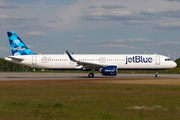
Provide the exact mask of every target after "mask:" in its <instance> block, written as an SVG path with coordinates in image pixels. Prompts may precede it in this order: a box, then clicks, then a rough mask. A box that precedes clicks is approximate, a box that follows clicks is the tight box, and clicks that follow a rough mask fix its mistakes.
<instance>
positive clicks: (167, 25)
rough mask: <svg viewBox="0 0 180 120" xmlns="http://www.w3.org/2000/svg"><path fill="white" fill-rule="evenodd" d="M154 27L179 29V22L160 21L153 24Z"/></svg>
mask: <svg viewBox="0 0 180 120" xmlns="http://www.w3.org/2000/svg"><path fill="white" fill-rule="evenodd" d="M154 28H156V29H163V30H180V22H174V23H160V24H158V25H155V26H154Z"/></svg>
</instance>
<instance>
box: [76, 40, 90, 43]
mask: <svg viewBox="0 0 180 120" xmlns="http://www.w3.org/2000/svg"><path fill="white" fill-rule="evenodd" d="M75 43H90V42H89V41H81V40H76V41H75Z"/></svg>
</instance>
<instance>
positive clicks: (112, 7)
mask: <svg viewBox="0 0 180 120" xmlns="http://www.w3.org/2000/svg"><path fill="white" fill-rule="evenodd" d="M101 8H104V9H117V8H127V7H126V6H121V5H101Z"/></svg>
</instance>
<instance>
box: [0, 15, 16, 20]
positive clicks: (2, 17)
mask: <svg viewBox="0 0 180 120" xmlns="http://www.w3.org/2000/svg"><path fill="white" fill-rule="evenodd" d="M0 19H1V20H17V19H19V17H17V16H13V17H11V16H8V15H0Z"/></svg>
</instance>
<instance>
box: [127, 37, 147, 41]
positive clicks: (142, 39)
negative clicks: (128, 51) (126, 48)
mask: <svg viewBox="0 0 180 120" xmlns="http://www.w3.org/2000/svg"><path fill="white" fill-rule="evenodd" d="M128 41H129V42H149V40H147V39H144V38H136V39H132V38H129V39H128Z"/></svg>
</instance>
